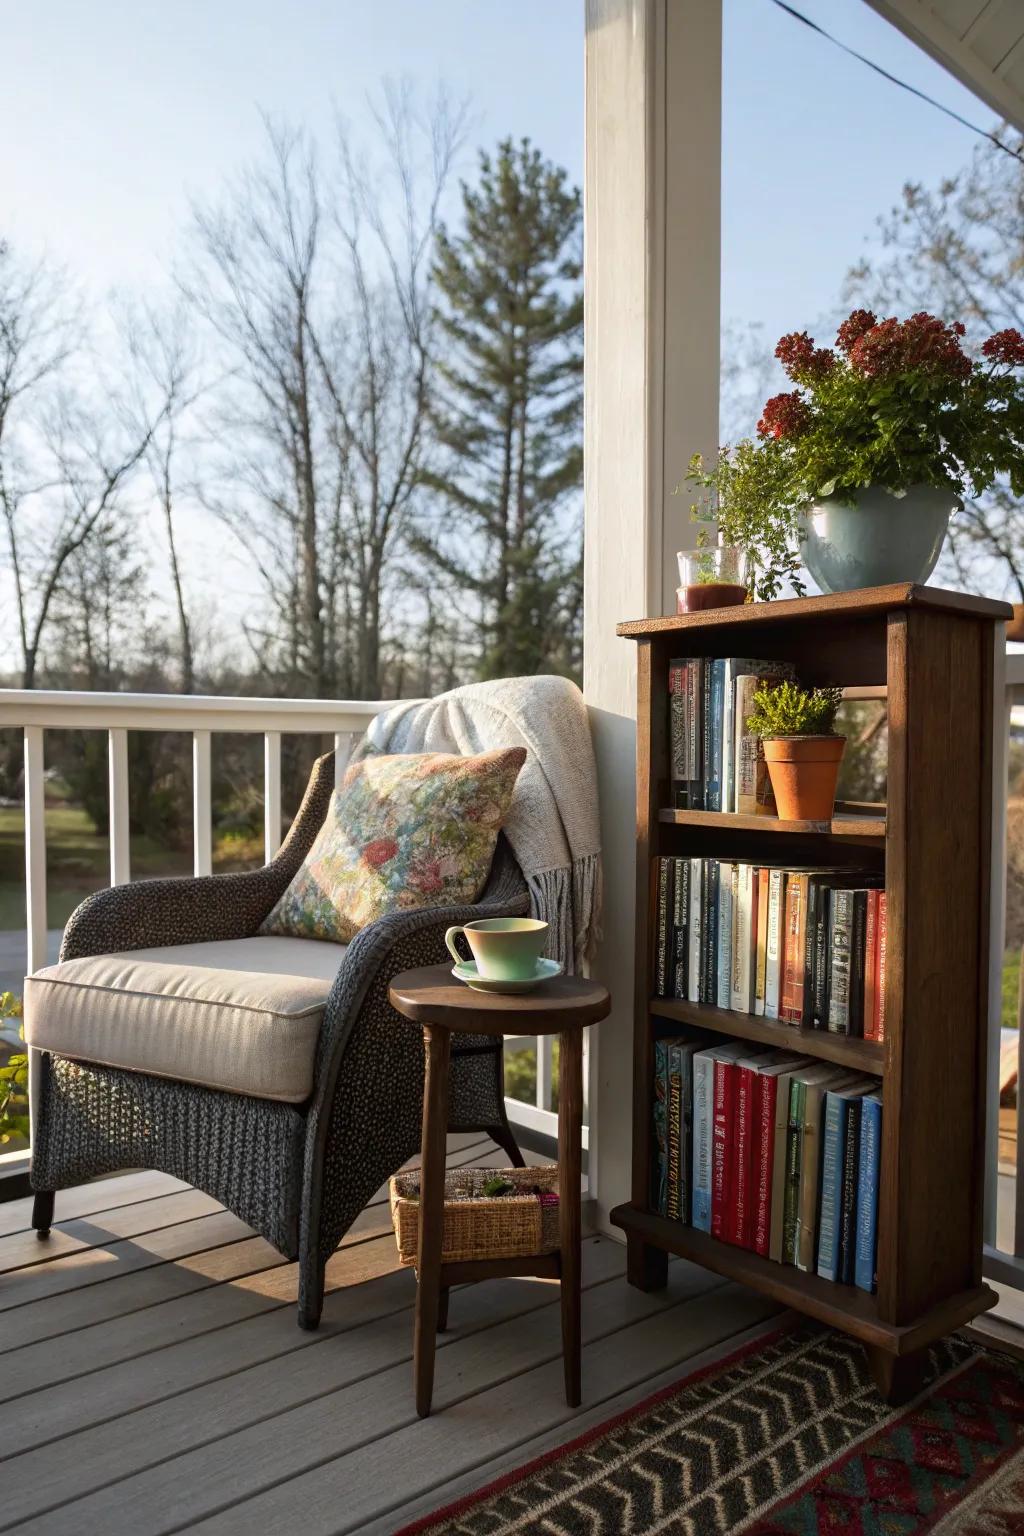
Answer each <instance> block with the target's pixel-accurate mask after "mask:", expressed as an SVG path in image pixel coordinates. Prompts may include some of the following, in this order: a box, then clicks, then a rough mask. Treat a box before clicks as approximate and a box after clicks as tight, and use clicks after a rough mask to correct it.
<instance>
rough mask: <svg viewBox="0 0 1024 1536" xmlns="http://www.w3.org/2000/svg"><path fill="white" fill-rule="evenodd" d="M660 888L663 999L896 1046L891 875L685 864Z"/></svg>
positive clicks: (673, 864) (672, 866)
mask: <svg viewBox="0 0 1024 1536" xmlns="http://www.w3.org/2000/svg"><path fill="white" fill-rule="evenodd" d="M656 879H657V884H656V893H655V899H656V914H655V955H654V991H655V995H656V996H657V997H678V998H685V999H687V1000H688V1001H690V1002H691V1003H709V1004H711V1005H713V1006H716V1007H718V1008H730V1009H733V1010H735V1011H736V1012H739V1013H753V1014H757V1015H759V1016H763V1017H764V1018H767V1019H781V1020H784V1021H786V1022H787V1023H790V1024H797V1025H802V1026H803V1027H804V1028H807V1029H826V1030H831V1031H832V1032H833V1033H834V1034H842V1035H857V1036H863V1037H864V1038H865V1039H868V1040H883V1039H884V1038H885V965H886V924H887V911H886V896H885V891H884V889H883V888H882V876H881V875H879V874H876V873H873V872H870V871H866V870H852V871H851V870H843V869H817V868H816V869H786V868H779V867H776V866H775V865H766V864H747V863H738V862H737V863H731V862H729V861H728V860H726V859H713V858H685V857H683V858H680V857H673V858H661V859H658V860H657V861H656Z"/></svg>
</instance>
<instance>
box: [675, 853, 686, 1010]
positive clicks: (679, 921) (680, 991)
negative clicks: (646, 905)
mask: <svg viewBox="0 0 1024 1536" xmlns="http://www.w3.org/2000/svg"><path fill="white" fill-rule="evenodd" d="M689 928H690V861H689V859H673V860H672V996H673V997H685V996H686V995H687V991H688V976H687V971H688V964H689V952H690V934H689Z"/></svg>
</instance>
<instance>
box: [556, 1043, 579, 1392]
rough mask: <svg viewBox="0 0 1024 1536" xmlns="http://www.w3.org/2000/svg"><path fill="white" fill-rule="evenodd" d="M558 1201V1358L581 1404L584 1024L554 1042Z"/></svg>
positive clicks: (567, 1388)
mask: <svg viewBox="0 0 1024 1536" xmlns="http://www.w3.org/2000/svg"><path fill="white" fill-rule="evenodd" d="M558 1053H559V1054H558V1201H559V1236H560V1240H561V1269H562V1283H561V1293H562V1294H561V1301H562V1364H563V1367H564V1371H565V1400H566V1402H567V1403H568V1405H569V1407H570V1408H578V1407H579V1404H580V1396H581V1390H580V1176H581V1172H582V1167H581V1147H582V1141H583V1030H582V1029H581V1028H578V1027H577V1028H576V1029H567V1030H565V1031H564V1032H563V1033H562V1034H561V1035H560V1036H559V1047H558Z"/></svg>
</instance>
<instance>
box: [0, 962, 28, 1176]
mask: <svg viewBox="0 0 1024 1536" xmlns="http://www.w3.org/2000/svg"><path fill="white" fill-rule="evenodd" d="M20 1018H21V999H20V998H18V997H15V996H14V994H13V993H12V992H2V993H0V1019H20ZM18 1033H19V1035H20V1037H21V1038H22V1039H24V1038H25V1034H24V1030H22V1029H19V1031H18ZM28 1124H29V1121H28V1057H27V1056H26V1055H24V1054H21V1053H19V1054H18V1055H15V1056H9V1057H8V1059H7V1065H6V1066H4V1067H0V1147H4V1148H7V1149H8V1150H9V1149H10V1143H11V1142H12V1141H14V1140H16V1139H19V1138H20V1139H23V1140H25V1141H28Z"/></svg>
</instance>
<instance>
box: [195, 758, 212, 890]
mask: <svg viewBox="0 0 1024 1536" xmlns="http://www.w3.org/2000/svg"><path fill="white" fill-rule="evenodd" d="M212 800H213V793H212V774H211V768H210V732H209V731H193V732H192V855H193V861H194V864H193V867H194V869H195V872H196V874H197V875H208V874H210V873H211V871H212V869H213V805H212Z"/></svg>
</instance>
